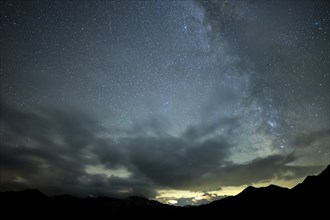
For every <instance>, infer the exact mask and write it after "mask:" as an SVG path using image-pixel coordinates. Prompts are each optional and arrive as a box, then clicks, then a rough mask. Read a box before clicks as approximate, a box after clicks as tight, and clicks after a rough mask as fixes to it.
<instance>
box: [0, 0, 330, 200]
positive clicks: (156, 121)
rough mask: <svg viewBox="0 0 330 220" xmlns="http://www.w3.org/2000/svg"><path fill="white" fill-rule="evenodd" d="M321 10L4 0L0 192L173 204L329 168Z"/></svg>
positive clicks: (327, 51) (329, 45) (325, 14)
mask: <svg viewBox="0 0 330 220" xmlns="http://www.w3.org/2000/svg"><path fill="white" fill-rule="evenodd" d="M329 8H330V7H329V3H327V1H299V2H298V1H220V0H219V1H218V0H213V1H92V0H88V1H1V26H0V27H1V75H0V83H1V148H0V150H1V151H0V152H1V154H0V163H1V178H0V181H1V188H2V189H3V190H9V189H10V190H11V189H22V188H39V189H41V190H43V191H45V192H46V193H49V194H60V193H70V194H76V195H81V196H86V195H90V194H92V195H109V196H116V197H121V196H129V195H142V196H146V197H148V198H156V199H158V200H159V201H162V202H168V203H173V204H175V203H176V204H178V205H184V204H191V203H194V204H198V203H203V202H206V201H210V200H212V199H216V198H220V197H222V196H224V195H230V194H235V193H237V192H239V190H242V189H243V188H244V187H246V186H247V185H256V186H259V185H268V184H271V183H275V184H279V185H282V186H286V187H292V186H293V185H294V184H296V183H298V182H299V181H301V180H302V178H303V177H305V176H306V175H309V174H315V173H317V172H319V171H320V170H322V169H323V168H324V167H325V166H326V165H327V164H329V163H330V156H329V153H330V145H329V144H330V143H329V142H330V138H329V129H330V122H329V120H330V116H329V110H330V109H329V103H330V91H329V90H330V88H329V74H330V72H329V70H330V63H329V60H330V41H329V32H330V30H329V29H330V27H329V19H330V16H329V15H330V11H329Z"/></svg>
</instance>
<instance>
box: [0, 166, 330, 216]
mask: <svg viewBox="0 0 330 220" xmlns="http://www.w3.org/2000/svg"><path fill="white" fill-rule="evenodd" d="M329 185H330V168H329V166H328V167H327V168H326V169H325V170H324V171H323V172H322V173H321V174H319V175H318V176H308V177H307V178H306V179H305V180H304V181H303V182H302V183H300V184H298V185H297V186H295V187H294V188H292V189H291V190H290V189H287V188H283V187H279V186H275V185H270V186H268V187H261V188H255V187H252V186H249V187H247V188H246V189H244V190H243V191H242V192H241V193H239V194H238V195H236V196H231V197H227V198H225V199H221V200H218V201H214V202H212V203H210V204H207V205H201V206H197V207H175V206H170V205H165V204H162V203H159V202H157V201H153V200H148V199H145V198H142V197H129V198H127V199H115V198H108V197H98V198H90V197H89V198H85V199H79V198H76V197H72V196H69V195H63V196H56V197H47V196H46V195H44V194H43V193H41V192H40V191H39V190H36V189H31V190H23V191H19V192H3V193H0V201H1V207H2V209H1V210H2V213H3V215H5V216H10V217H11V218H16V217H25V218H27V217H29V218H30V217H33V218H44V219H46V218H67V217H72V218H101V217H102V218H104V217H106V218H109V219H113V218H116V217H121V218H122V217H145V218H148V219H155V218H157V217H158V216H166V217H185V218H187V217H204V218H205V216H219V215H220V216H231V217H240V216H244V217H254V218H269V217H272V218H273V217H278V218H286V217H295V218H297V217H299V216H300V217H312V218H313V219H315V218H318V217H323V216H327V215H328V214H329V213H328V211H327V210H328V208H329V205H328V204H329V195H330V194H329Z"/></svg>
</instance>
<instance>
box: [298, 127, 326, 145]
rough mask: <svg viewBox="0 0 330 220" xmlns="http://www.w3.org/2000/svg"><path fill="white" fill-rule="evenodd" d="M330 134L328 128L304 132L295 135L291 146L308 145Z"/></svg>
mask: <svg viewBox="0 0 330 220" xmlns="http://www.w3.org/2000/svg"><path fill="white" fill-rule="evenodd" d="M329 136H330V130H328V129H326V130H319V131H313V132H310V133H305V134H301V135H299V136H297V137H296V138H295V139H294V140H293V143H292V144H293V146H296V147H308V146H310V145H311V144H313V143H314V142H316V141H317V140H319V139H323V138H326V137H329Z"/></svg>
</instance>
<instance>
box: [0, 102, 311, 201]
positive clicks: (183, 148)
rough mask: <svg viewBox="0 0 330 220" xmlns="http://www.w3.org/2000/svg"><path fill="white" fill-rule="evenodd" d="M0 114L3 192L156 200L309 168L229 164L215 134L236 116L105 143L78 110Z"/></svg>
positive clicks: (287, 159)
mask: <svg viewBox="0 0 330 220" xmlns="http://www.w3.org/2000/svg"><path fill="white" fill-rule="evenodd" d="M1 116H2V117H1V129H2V130H1V138H2V139H1V148H0V149H1V154H0V163H1V173H2V176H1V185H2V186H3V189H20V188H27V187H33V188H35V187H37V188H40V189H41V190H44V191H45V192H47V193H56V194H58V193H70V194H77V195H88V194H94V195H98V194H101V195H111V196H128V195H142V196H147V197H155V196H156V194H157V190H158V189H183V190H190V191H207V190H212V189H216V188H220V187H222V186H240V185H244V184H252V183H258V182H262V181H265V180H271V179H273V178H277V179H292V178H297V177H301V176H304V175H305V174H306V173H309V172H311V171H313V169H314V168H313V167H307V168H299V167H294V166H290V165H289V164H290V163H291V162H293V161H295V159H296V158H295V157H294V155H293V154H289V155H285V154H283V155H273V156H269V157H266V158H258V159H255V160H252V161H249V162H247V163H245V164H235V163H232V162H231V160H230V156H231V150H232V148H233V146H232V145H231V144H230V143H229V142H228V140H227V139H226V138H225V137H224V136H223V135H222V134H219V133H216V132H215V131H216V130H217V129H219V128H224V129H229V128H230V127H232V126H236V124H237V119H236V118H221V119H219V120H218V121H216V122H212V123H210V124H207V123H205V124H201V125H200V126H197V125H196V126H195V127H189V128H188V129H187V130H186V131H185V132H183V133H182V135H179V136H171V135H168V134H164V133H162V132H160V133H158V134H156V133H154V134H152V135H148V134H144V133H141V134H140V135H137V136H136V135H133V136H125V137H119V138H118V137H117V138H116V139H111V138H110V137H109V135H108V132H107V129H106V128H104V127H102V126H101V125H100V123H98V122H97V121H96V120H93V118H91V117H90V116H89V115H87V114H84V113H82V112H81V111H80V110H78V109H73V108H66V109H54V108H53V109H52V108H43V109H40V110H39V111H34V112H29V111H27V110H22V109H15V108H13V107H10V106H8V105H7V104H5V103H3V104H2V105H1ZM150 124H151V125H152V124H153V123H147V124H146V125H145V126H146V127H147V129H149V126H150ZM141 126H142V124H141ZM157 126H158V125H157ZM157 126H156V127H157ZM158 128H159V129H160V130H161V126H160V125H159V126H158ZM140 129H144V126H142V127H140ZM211 134H212V135H211ZM314 136H315V135H314ZM314 136H313V137H314ZM316 136H317V135H316ZM96 168H97V169H96ZM315 169H316V168H315ZM315 169H314V170H315ZM102 170H104V172H103V171H102ZM121 171H123V173H120V172H121ZM124 171H125V172H124Z"/></svg>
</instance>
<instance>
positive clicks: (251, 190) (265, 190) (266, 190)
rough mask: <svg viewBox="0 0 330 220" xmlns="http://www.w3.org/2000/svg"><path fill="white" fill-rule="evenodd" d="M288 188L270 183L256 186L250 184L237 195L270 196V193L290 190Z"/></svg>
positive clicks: (275, 193)
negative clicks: (264, 185)
mask: <svg viewBox="0 0 330 220" xmlns="http://www.w3.org/2000/svg"><path fill="white" fill-rule="evenodd" d="M288 190H289V189H288V188H283V187H280V186H276V185H273V184H271V185H269V186H266V187H259V188H257V187H254V186H248V187H247V188H245V189H244V190H243V191H242V192H241V193H239V194H238V195H237V196H238V197H255V196H257V195H258V196H259V195H262V196H269V195H272V194H274V195H279V194H282V193H285V192H286V191H288Z"/></svg>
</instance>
